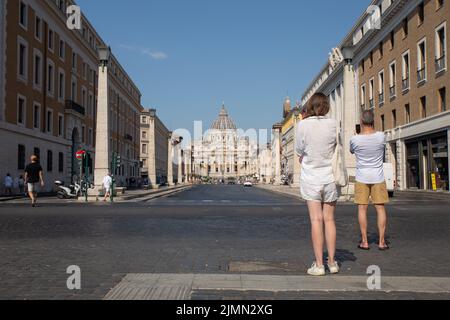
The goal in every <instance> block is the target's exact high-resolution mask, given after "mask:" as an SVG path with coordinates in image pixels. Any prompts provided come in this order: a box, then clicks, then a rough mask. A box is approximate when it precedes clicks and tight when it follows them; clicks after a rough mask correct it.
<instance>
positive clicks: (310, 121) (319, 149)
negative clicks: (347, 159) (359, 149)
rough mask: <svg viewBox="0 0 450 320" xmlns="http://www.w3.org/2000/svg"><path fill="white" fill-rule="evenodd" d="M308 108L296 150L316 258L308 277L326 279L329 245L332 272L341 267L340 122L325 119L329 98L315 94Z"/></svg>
mask: <svg viewBox="0 0 450 320" xmlns="http://www.w3.org/2000/svg"><path fill="white" fill-rule="evenodd" d="M306 108H307V110H306V113H307V117H306V119H304V120H303V121H301V122H300V123H299V125H298V127H297V132H296V135H297V146H296V149H297V154H298V156H299V157H300V162H301V164H302V171H301V177H300V191H301V195H302V197H303V199H304V200H306V202H307V204H308V210H309V215H310V218H311V233H312V242H313V247H314V254H315V257H316V261H315V262H314V263H313V265H312V266H311V268H310V269H308V274H309V275H313V276H323V275H325V266H324V263H323V247H324V243H325V242H326V245H327V249H328V269H329V270H330V272H331V273H332V274H335V273H338V272H339V265H338V263H337V262H336V260H335V252H336V224H335V220H334V211H335V208H336V203H337V200H338V198H339V190H338V187H337V186H336V183H335V178H334V175H333V167H332V158H333V154H334V151H335V149H336V141H337V139H336V138H337V137H336V132H337V129H336V127H337V122H336V120H333V119H329V118H326V117H325V116H326V115H327V114H328V112H329V111H330V105H329V101H328V98H327V96H325V95H324V94H322V93H316V94H314V95H313V96H312V97H311V99H310V100H309V101H308V104H307V106H306ZM324 227H325V228H324ZM324 229H325V234H324Z"/></svg>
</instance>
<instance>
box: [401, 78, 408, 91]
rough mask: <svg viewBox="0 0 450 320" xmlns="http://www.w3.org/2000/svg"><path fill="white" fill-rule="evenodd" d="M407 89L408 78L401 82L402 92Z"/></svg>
mask: <svg viewBox="0 0 450 320" xmlns="http://www.w3.org/2000/svg"><path fill="white" fill-rule="evenodd" d="M408 89H409V77H406V78H405V79H403V80H402V90H403V91H406V90H408Z"/></svg>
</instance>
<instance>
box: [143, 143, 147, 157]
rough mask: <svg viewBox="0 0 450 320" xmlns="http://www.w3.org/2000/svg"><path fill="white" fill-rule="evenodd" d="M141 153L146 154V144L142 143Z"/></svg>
mask: <svg viewBox="0 0 450 320" xmlns="http://www.w3.org/2000/svg"><path fill="white" fill-rule="evenodd" d="M142 154H147V144H145V143H144V144H142Z"/></svg>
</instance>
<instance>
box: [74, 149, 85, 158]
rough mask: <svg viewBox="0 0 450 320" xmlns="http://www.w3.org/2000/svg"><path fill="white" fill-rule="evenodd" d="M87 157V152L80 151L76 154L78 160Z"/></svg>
mask: <svg viewBox="0 0 450 320" xmlns="http://www.w3.org/2000/svg"><path fill="white" fill-rule="evenodd" d="M85 155H86V150H79V151H77V153H76V154H75V156H76V157H77V159H78V160H83V157H84V156H85Z"/></svg>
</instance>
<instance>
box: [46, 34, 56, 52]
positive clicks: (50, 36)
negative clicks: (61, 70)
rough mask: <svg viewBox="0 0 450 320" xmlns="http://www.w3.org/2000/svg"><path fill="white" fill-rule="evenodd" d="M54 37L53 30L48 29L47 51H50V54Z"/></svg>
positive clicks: (53, 44) (53, 45)
mask: <svg viewBox="0 0 450 320" xmlns="http://www.w3.org/2000/svg"><path fill="white" fill-rule="evenodd" d="M54 35H55V33H54V32H53V30H52V29H48V49H49V50H50V51H52V52H53V50H54V47H55V42H54Z"/></svg>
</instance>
